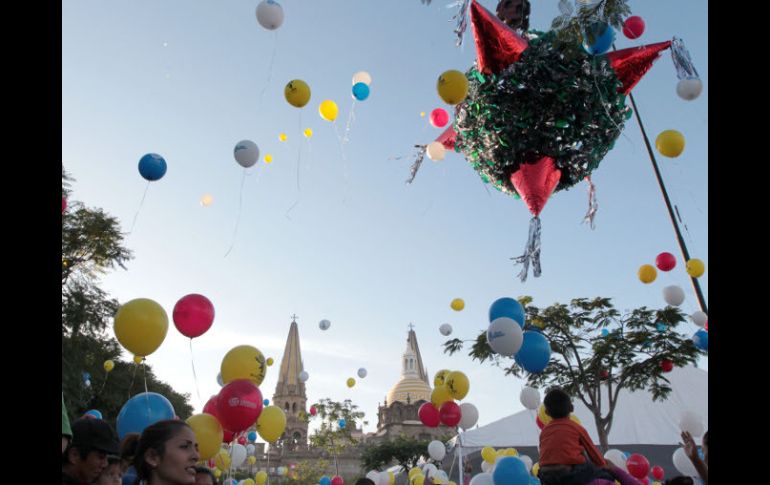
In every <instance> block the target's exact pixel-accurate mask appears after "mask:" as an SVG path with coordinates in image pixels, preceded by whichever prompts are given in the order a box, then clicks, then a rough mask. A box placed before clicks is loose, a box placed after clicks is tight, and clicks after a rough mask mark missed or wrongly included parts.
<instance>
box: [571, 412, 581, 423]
mask: <svg viewBox="0 0 770 485" xmlns="http://www.w3.org/2000/svg"><path fill="white" fill-rule="evenodd" d="M569 419H570V420H572V421H574V422H576V423H577V424H581V425H582V424H583V423H581V422H580V418H578V417H577V416H575V415H574V414H570V415H569Z"/></svg>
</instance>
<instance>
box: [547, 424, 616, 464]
mask: <svg viewBox="0 0 770 485" xmlns="http://www.w3.org/2000/svg"><path fill="white" fill-rule="evenodd" d="M584 450H585V451H586V453H588V457H589V458H590V459H591V461H592V462H593V464H594V465H596V466H598V467H602V466H605V465H606V464H607V462H606V461H604V457H603V456H602V455H601V453H599V450H597V449H596V446H594V444H593V442H592V441H591V437H590V436H588V432H587V431H586V430H585V428H583V427H582V426H580V425H579V424H577V423H576V422H574V421H572V420H571V419H569V418H568V417H567V418H561V419H554V420H553V421H551V422H550V423H548V424H547V425H546V426H545V428H543V431H542V432H541V433H540V465H541V466H542V465H580V464H582V463H585V462H586V459H585V456H583V451H584Z"/></svg>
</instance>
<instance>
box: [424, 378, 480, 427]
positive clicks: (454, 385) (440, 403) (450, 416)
mask: <svg viewBox="0 0 770 485" xmlns="http://www.w3.org/2000/svg"><path fill="white" fill-rule="evenodd" d="M433 385H434V388H433V391H432V392H431V396H430V400H431V402H426V403H424V404H423V405H422V406H420V409H419V410H418V412H417V414H418V416H419V417H420V421H422V423H423V424H424V425H425V426H428V427H429V428H435V427H437V426H438V425H439V424H444V425H445V426H450V427H455V426H458V425H459V426H460V427H461V428H462V429H468V428H471V427H473V426H475V425H476V422H477V421H478V419H479V412H478V409H476V406H474V405H473V404H471V403H463V404H462V405H458V404H457V403H456V402H455V401H454V400H455V399H457V400H458V401H460V400H462V399H464V398H465V396H467V395H468V391H469V389H470V381H469V380H468V376H466V375H465V374H464V373H462V372H460V371H450V370H447V369H442V370H440V371H438V372H437V373H436V375H435V377H434V378H433Z"/></svg>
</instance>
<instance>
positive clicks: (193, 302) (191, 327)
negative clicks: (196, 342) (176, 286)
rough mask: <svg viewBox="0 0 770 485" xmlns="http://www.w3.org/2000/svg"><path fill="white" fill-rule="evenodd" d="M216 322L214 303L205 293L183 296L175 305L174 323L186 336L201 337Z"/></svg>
mask: <svg viewBox="0 0 770 485" xmlns="http://www.w3.org/2000/svg"><path fill="white" fill-rule="evenodd" d="M212 323H214V305H212V304H211V302H210V301H209V299H208V298H206V297H205V296H203V295H198V294H195V293H193V294H191V295H187V296H183V297H182V298H180V299H179V301H178V302H176V305H174V325H176V328H177V330H179V332H180V333H181V334H182V335H184V336H185V337H190V338H195V337H200V336H201V335H203V334H204V333H206V331H207V330H208V329H209V328H211V324H212Z"/></svg>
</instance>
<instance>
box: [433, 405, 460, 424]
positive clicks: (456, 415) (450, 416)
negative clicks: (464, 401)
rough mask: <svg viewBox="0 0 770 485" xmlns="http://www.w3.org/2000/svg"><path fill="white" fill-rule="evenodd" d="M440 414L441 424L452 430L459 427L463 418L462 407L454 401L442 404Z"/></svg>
mask: <svg viewBox="0 0 770 485" xmlns="http://www.w3.org/2000/svg"><path fill="white" fill-rule="evenodd" d="M438 413H439V419H440V420H441V422H442V423H443V424H445V425H446V426H449V427H450V428H454V427H455V426H457V425H458V424H459V423H460V420H461V419H462V417H463V414H462V410H461V409H460V406H458V405H457V403H456V402H454V401H447V402H445V403H444V404H442V405H441V409H439V412H438Z"/></svg>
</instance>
